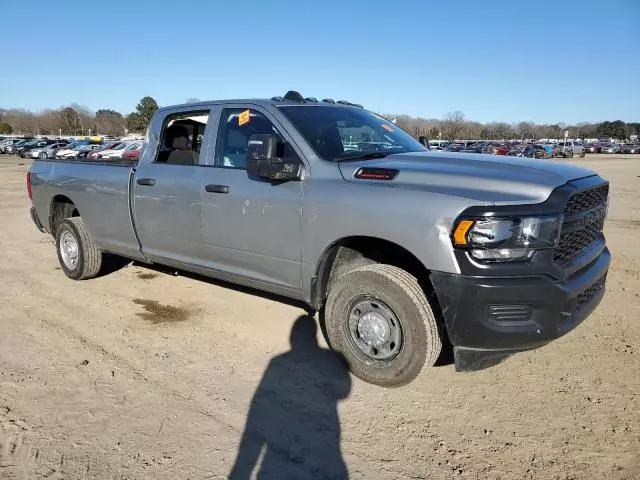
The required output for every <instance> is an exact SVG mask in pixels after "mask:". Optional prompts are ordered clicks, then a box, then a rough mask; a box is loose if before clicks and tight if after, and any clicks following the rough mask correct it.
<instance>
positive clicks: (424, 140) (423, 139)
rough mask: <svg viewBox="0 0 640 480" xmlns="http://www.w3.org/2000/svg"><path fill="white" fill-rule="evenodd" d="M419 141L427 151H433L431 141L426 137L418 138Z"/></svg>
mask: <svg viewBox="0 0 640 480" xmlns="http://www.w3.org/2000/svg"><path fill="white" fill-rule="evenodd" d="M418 141H419V142H420V143H421V144H422V145H424V146H425V147H427V150H431V145H430V144H429V139H428V138H427V137H425V136H421V137H419V138H418Z"/></svg>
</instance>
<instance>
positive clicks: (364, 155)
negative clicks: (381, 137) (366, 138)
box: [333, 152, 389, 162]
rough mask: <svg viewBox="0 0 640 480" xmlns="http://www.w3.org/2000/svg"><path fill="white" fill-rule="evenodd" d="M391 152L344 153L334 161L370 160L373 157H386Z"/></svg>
mask: <svg viewBox="0 0 640 480" xmlns="http://www.w3.org/2000/svg"><path fill="white" fill-rule="evenodd" d="M387 155H389V153H383V152H360V153H354V154H352V155H342V156H339V157H336V158H334V159H333V161H334V162H352V161H354V160H369V159H373V158H384V157H386V156H387Z"/></svg>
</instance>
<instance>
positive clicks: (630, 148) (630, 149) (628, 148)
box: [620, 143, 640, 153]
mask: <svg viewBox="0 0 640 480" xmlns="http://www.w3.org/2000/svg"><path fill="white" fill-rule="evenodd" d="M620 153H640V145H639V144H633V143H628V144H626V145H623V146H622V148H620Z"/></svg>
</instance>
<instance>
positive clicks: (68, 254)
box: [60, 232, 78, 270]
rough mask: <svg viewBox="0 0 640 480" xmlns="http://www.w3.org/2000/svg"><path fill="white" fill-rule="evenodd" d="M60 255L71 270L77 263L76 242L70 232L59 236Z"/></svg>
mask: <svg viewBox="0 0 640 480" xmlns="http://www.w3.org/2000/svg"><path fill="white" fill-rule="evenodd" d="M60 256H61V257H62V261H63V262H64V264H65V266H66V267H67V268H69V269H71V270H73V269H74V268H76V265H78V242H77V240H76V238H75V237H74V236H73V235H72V234H71V233H70V232H64V233H63V234H62V238H60Z"/></svg>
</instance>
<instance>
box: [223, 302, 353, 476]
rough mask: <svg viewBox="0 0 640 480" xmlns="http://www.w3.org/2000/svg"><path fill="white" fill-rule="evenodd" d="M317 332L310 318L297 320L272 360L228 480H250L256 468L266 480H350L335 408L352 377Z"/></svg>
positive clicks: (345, 393)
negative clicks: (281, 350) (283, 347)
mask: <svg viewBox="0 0 640 480" xmlns="http://www.w3.org/2000/svg"><path fill="white" fill-rule="evenodd" d="M316 333H317V327H316V322H315V320H314V319H313V318H312V317H310V316H308V315H303V316H301V317H299V318H298V319H297V320H296V322H295V324H294V325H293V328H292V330H291V350H289V351H288V352H286V353H283V354H282V355H278V356H277V357H275V358H273V359H272V360H271V361H270V362H269V365H268V366H267V369H266V371H265V373H264V376H263V377H262V380H261V382H260V385H259V386H258V388H257V390H256V392H255V394H254V396H253V400H252V401H251V407H250V410H249V414H248V417H247V423H246V425H245V430H244V433H243V435H242V440H241V441H240V446H239V449H238V455H237V457H236V461H235V464H234V467H233V470H232V471H231V473H230V474H229V478H230V479H233V480H236V479H248V478H250V477H251V475H252V472H253V471H254V470H256V471H257V478H259V479H265V480H269V479H278V480H287V479H305V478H309V479H312V478H313V479H319V478H322V479H329V478H332V479H344V478H348V472H347V467H346V464H345V462H344V460H343V458H342V453H341V451H340V422H339V419H338V411H337V408H338V401H339V400H341V399H345V398H346V397H347V396H348V395H349V392H350V390H351V378H350V376H349V373H348V371H347V369H346V367H345V365H344V363H343V362H342V361H341V359H340V358H339V356H338V355H337V354H336V353H334V352H332V351H330V350H327V349H324V348H321V347H320V346H319V345H318V342H317V338H316ZM261 457H262V461H260V458H261Z"/></svg>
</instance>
